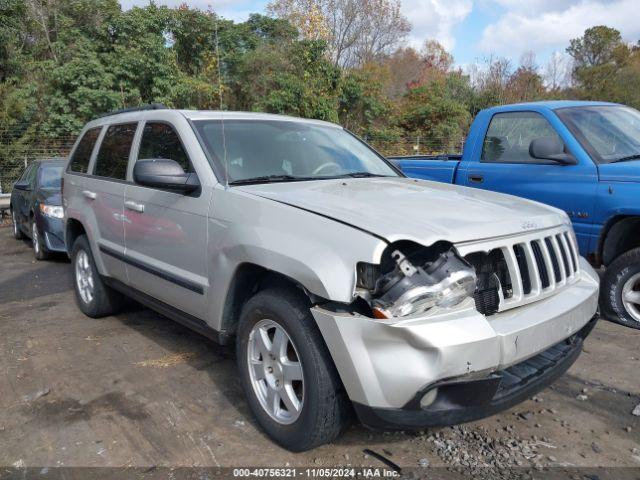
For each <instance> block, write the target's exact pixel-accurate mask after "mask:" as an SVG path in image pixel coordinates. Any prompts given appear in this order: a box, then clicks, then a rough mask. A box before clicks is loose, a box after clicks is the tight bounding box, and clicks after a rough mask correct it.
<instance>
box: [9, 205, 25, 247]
mask: <svg viewBox="0 0 640 480" xmlns="http://www.w3.org/2000/svg"><path fill="white" fill-rule="evenodd" d="M11 221H12V222H13V238H15V239H16V240H22V239H23V238H24V233H22V230H21V229H20V225H18V219H17V218H16V212H15V211H14V210H13V209H12V210H11Z"/></svg>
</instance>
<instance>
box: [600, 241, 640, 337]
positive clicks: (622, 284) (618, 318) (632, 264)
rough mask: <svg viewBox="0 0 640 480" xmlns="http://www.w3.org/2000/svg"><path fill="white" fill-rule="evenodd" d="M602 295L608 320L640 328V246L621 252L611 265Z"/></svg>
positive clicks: (604, 313) (603, 308)
mask: <svg viewBox="0 0 640 480" xmlns="http://www.w3.org/2000/svg"><path fill="white" fill-rule="evenodd" d="M600 299H601V302H600V303H601V305H602V313H603V315H604V317H605V318H606V319H607V320H611V321H612V322H616V323H620V324H622V325H626V326H627V327H631V328H637V329H640V248H636V249H634V250H630V251H628V252H627V253H624V254H622V255H620V256H619V257H618V258H616V259H615V260H614V261H613V262H612V263H611V265H609V266H608V267H607V270H606V271H605V274H604V280H603V282H602V287H601V297H600Z"/></svg>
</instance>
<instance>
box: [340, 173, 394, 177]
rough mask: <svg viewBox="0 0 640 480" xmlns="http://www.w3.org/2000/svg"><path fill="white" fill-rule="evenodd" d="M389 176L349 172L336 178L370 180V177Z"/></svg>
mask: <svg viewBox="0 0 640 480" xmlns="http://www.w3.org/2000/svg"><path fill="white" fill-rule="evenodd" d="M389 176H390V175H381V174H379V173H371V172H349V173H345V174H343V175H338V176H337V177H336V178H343V177H351V178H371V177H389Z"/></svg>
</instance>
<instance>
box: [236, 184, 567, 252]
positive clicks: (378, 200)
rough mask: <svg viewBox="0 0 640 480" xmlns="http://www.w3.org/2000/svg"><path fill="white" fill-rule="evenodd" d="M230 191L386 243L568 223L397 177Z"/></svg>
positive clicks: (517, 203)
mask: <svg viewBox="0 0 640 480" xmlns="http://www.w3.org/2000/svg"><path fill="white" fill-rule="evenodd" d="M235 188H240V189H242V190H243V191H245V192H247V193H251V194H254V195H258V196H260V197H264V198H268V199H271V200H274V201H277V202H281V203H285V204H288V205H291V206H293V207H297V208H301V209H304V210H307V211H310V212H313V213H316V214H319V215H323V216H325V217H329V218H332V219H334V220H336V221H339V222H342V223H347V224H349V225H352V226H353V227H355V228H358V229H361V230H364V231H366V232H369V233H371V234H373V235H375V236H378V237H381V238H383V239H384V240H386V241H388V242H394V241H397V240H413V241H415V242H418V243H421V244H423V245H430V244H432V243H434V242H436V241H439V240H447V241H450V242H452V243H461V242H466V241H475V240H481V239H485V238H494V237H500V236H505V235H511V234H518V233H523V232H524V231H531V230H539V229H545V228H551V227H555V226H558V225H561V224H563V223H565V222H567V221H568V220H567V217H566V215H565V214H564V213H563V212H562V211H561V210H558V209H556V208H553V207H548V206H546V205H542V204H540V203H537V202H533V201H530V200H525V199H521V198H517V197H513V196H511V195H504V194H500V193H494V192H487V191H484V190H478V189H473V188H467V187H460V186H456V185H447V184H444V183H437V182H429V181H424V180H415V179H411V178H401V177H398V178H362V179H348V180H318V181H305V182H288V183H270V184H259V185H246V186H242V187H235Z"/></svg>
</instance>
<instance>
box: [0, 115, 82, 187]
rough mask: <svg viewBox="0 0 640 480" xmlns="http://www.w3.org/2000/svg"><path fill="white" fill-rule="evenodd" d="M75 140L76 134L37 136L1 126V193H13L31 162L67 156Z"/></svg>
mask: <svg viewBox="0 0 640 480" xmlns="http://www.w3.org/2000/svg"><path fill="white" fill-rule="evenodd" d="M75 141H76V136H75V135H68V136H61V137H57V138H48V137H37V136H32V135H29V134H28V133H25V132H24V131H17V130H15V129H14V130H12V129H2V128H1V127H0V194H8V193H11V188H12V187H13V184H14V183H15V182H16V181H17V180H18V178H20V176H21V175H22V172H23V171H24V169H25V168H26V167H27V165H29V163H31V162H32V161H34V160H38V159H42V158H52V157H66V156H67V155H69V151H70V150H71V147H73V144H74V143H75Z"/></svg>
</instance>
